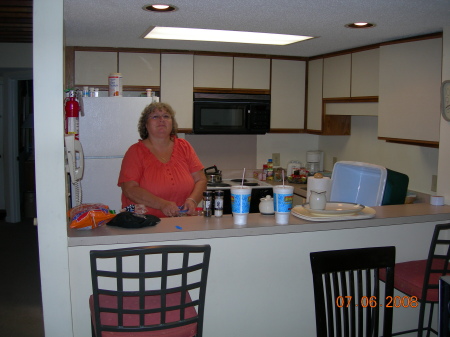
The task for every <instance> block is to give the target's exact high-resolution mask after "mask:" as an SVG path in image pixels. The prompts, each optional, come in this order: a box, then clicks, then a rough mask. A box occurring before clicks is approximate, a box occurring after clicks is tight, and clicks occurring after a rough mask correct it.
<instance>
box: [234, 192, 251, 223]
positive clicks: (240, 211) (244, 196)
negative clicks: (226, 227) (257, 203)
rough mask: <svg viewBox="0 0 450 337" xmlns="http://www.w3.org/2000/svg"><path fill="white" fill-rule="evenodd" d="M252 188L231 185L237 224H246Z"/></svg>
mask: <svg viewBox="0 0 450 337" xmlns="http://www.w3.org/2000/svg"><path fill="white" fill-rule="evenodd" d="M251 195H252V189H251V187H249V186H232V187H231V212H232V213H233V219H234V223H235V224H236V225H245V224H246V223H247V215H248V213H249V211H250V198H251Z"/></svg>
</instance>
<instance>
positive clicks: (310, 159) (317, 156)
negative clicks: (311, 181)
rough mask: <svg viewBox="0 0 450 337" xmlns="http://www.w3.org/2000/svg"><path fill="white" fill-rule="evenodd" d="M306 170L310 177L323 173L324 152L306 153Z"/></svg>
mask: <svg viewBox="0 0 450 337" xmlns="http://www.w3.org/2000/svg"><path fill="white" fill-rule="evenodd" d="M306 169H307V170H308V171H309V174H310V175H314V173H317V172H323V151H307V152H306Z"/></svg>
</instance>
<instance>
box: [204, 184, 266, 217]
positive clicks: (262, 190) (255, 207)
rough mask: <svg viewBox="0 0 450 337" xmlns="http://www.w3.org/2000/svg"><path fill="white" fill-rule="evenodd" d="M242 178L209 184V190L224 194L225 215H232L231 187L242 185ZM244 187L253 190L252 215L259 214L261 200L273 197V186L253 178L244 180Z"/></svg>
mask: <svg viewBox="0 0 450 337" xmlns="http://www.w3.org/2000/svg"><path fill="white" fill-rule="evenodd" d="M241 183H242V178H236V179H222V181H221V182H220V183H208V186H207V188H206V189H207V190H210V191H216V190H221V191H223V192H224V196H223V214H231V191H230V189H231V186H237V185H241ZM244 185H245V186H250V187H251V188H252V195H251V200H250V213H259V203H260V201H261V198H265V197H266V196H268V195H270V196H273V188H272V185H270V184H268V183H266V182H264V181H259V180H257V179H253V178H246V179H244Z"/></svg>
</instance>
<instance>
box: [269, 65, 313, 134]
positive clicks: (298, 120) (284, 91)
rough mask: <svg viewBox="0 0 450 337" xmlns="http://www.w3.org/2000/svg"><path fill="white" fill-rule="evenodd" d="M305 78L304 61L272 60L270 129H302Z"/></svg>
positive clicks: (303, 125) (303, 124)
mask: <svg viewBox="0 0 450 337" xmlns="http://www.w3.org/2000/svg"><path fill="white" fill-rule="evenodd" d="M305 76H306V62H305V61H291V60H276V59H274V60H272V89H271V120H270V127H271V129H273V128H278V129H298V130H303V129H304V127H305V123H304V121H305Z"/></svg>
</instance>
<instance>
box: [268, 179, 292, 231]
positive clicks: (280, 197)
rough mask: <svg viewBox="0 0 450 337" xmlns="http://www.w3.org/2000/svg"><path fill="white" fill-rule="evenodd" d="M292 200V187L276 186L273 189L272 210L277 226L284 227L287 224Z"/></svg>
mask: <svg viewBox="0 0 450 337" xmlns="http://www.w3.org/2000/svg"><path fill="white" fill-rule="evenodd" d="M293 199H294V186H287V185H276V186H274V187H273V209H274V211H275V221H276V223H277V224H281V225H285V224H287V223H288V221H289V214H290V213H291V209H292V200H293Z"/></svg>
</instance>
